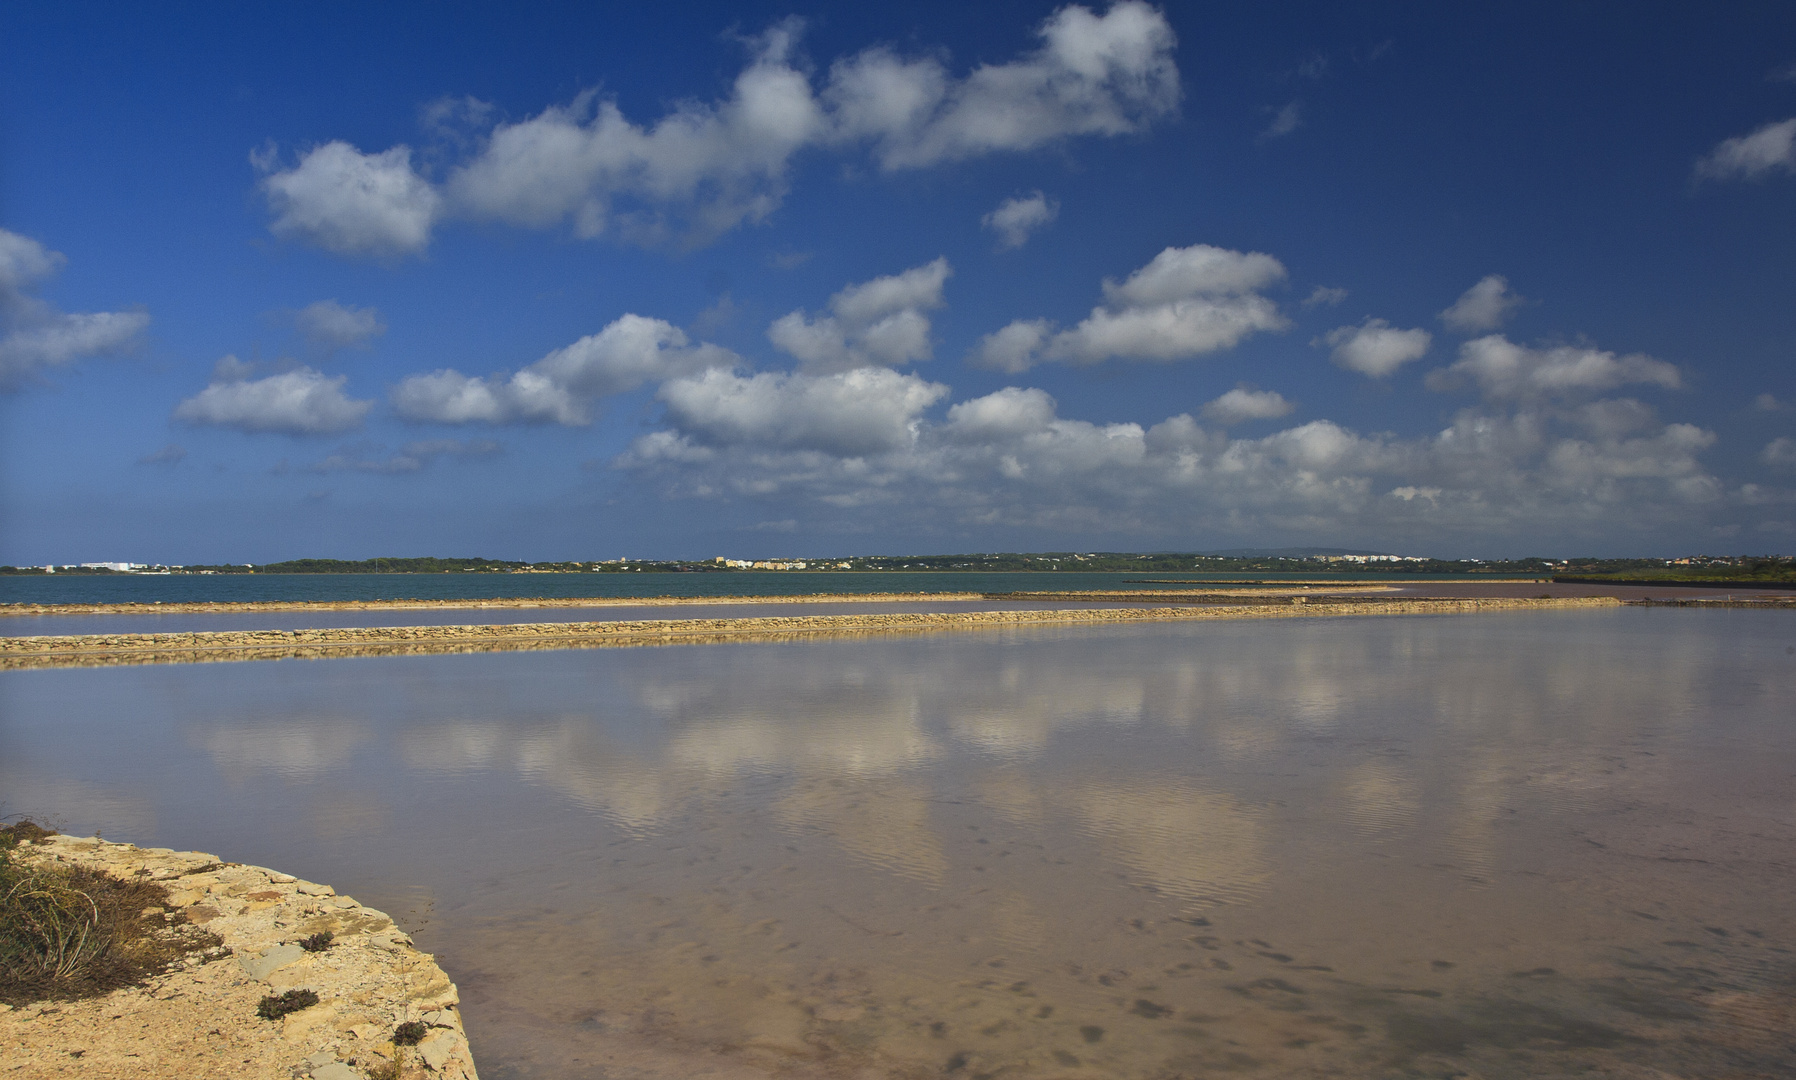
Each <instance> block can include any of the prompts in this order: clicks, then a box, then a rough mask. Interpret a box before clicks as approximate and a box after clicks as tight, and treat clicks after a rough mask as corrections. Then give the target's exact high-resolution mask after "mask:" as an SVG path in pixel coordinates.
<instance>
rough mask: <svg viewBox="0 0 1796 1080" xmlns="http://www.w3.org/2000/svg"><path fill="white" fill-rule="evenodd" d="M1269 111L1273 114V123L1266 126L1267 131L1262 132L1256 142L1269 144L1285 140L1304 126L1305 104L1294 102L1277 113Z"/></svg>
mask: <svg viewBox="0 0 1796 1080" xmlns="http://www.w3.org/2000/svg"><path fill="white" fill-rule="evenodd" d="M1267 111H1268V112H1272V122H1271V123H1270V124H1267V125H1266V130H1265V131H1262V132H1260V134H1259V136H1258V138H1256V139H1255V140H1254V141H1255V142H1260V143H1268V142H1271V141H1272V140H1273V139H1280V138H1283V137H1284V136H1286V135H1289V134H1291V132H1293V131H1296V130H1297V129H1298V128H1300V127H1302V126H1303V102H1301V101H1293V102H1291V103H1290V104H1289V105H1286V106H1284V107H1283V108H1281V109H1278V110H1276V111H1274V110H1272V109H1270V108H1268V109H1267Z"/></svg>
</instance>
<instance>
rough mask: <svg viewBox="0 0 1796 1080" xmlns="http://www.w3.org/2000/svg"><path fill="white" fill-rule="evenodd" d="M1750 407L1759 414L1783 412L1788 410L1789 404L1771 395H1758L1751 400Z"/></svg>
mask: <svg viewBox="0 0 1796 1080" xmlns="http://www.w3.org/2000/svg"><path fill="white" fill-rule="evenodd" d="M1752 407H1753V408H1755V409H1757V410H1758V411H1759V412H1784V411H1785V410H1787V409H1789V407H1790V403H1789V402H1787V401H1779V400H1777V398H1776V397H1774V396H1773V395H1771V394H1760V395H1759V396H1758V397H1755V398H1753V399H1752Z"/></svg>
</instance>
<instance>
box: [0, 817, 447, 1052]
mask: <svg viewBox="0 0 1796 1080" xmlns="http://www.w3.org/2000/svg"><path fill="white" fill-rule="evenodd" d="M19 853H20V854H21V855H24V856H26V857H28V858H36V859H46V860H54V861H59V862H65V863H70V864H77V865H84V866H89V867H93V868H96V869H99V870H101V871H103V872H105V873H107V874H110V875H112V876H115V877H121V878H137V877H147V878H149V879H150V880H152V881H156V882H158V883H160V884H161V885H163V886H164V887H165V888H167V889H168V892H169V902H170V904H171V905H172V906H173V907H174V908H175V909H176V910H177V911H180V912H183V913H185V914H186V916H187V918H188V919H189V920H190V921H191V922H193V923H194V924H196V925H199V926H203V927H204V928H205V929H207V930H210V931H212V932H213V933H215V934H217V935H219V936H220V937H221V938H223V940H224V946H225V948H226V949H228V950H229V956H228V957H225V958H223V959H214V960H211V961H209V962H205V961H202V960H201V958H199V957H190V958H189V960H188V961H187V962H186V963H185V964H183V965H182V966H179V967H176V968H174V969H173V970H171V971H169V972H167V973H165V974H163V975H161V976H158V977H156V978H155V979H152V980H151V981H150V982H149V983H148V984H147V985H145V986H141V987H131V988H128V989H125V990H119V991H115V992H113V993H111V994H108V995H106V996H105V997H102V998H96V999H90V1000H86V1001H75V1002H52V1003H43V1004H38V1005H31V1006H27V1007H24V1008H19V1009H10V1010H4V1011H0V1062H4V1064H0V1078H12V1077H37V1076H46V1077H48V1076H81V1077H96V1078H97V1077H117V1078H121V1080H124V1078H137V1077H153V1076H154V1077H160V1076H182V1077H210V1076H219V1077H226V1076H228V1077H232V1078H233V1080H242V1078H254V1077H267V1078H271V1080H272V1078H276V1077H279V1078H282V1080H290V1078H297V1077H307V1076H310V1077H312V1078H314V1080H357V1078H364V1077H367V1076H370V1075H390V1074H391V1073H392V1062H393V1061H394V1059H395V1056H396V1055H397V1056H399V1057H400V1058H401V1064H402V1070H401V1072H400V1075H401V1076H403V1077H406V1078H408V1080H410V1078H419V1077H424V1078H429V1080H437V1078H441V1080H478V1074H477V1073H476V1072H475V1069H474V1059H473V1056H472V1055H471V1053H470V1052H469V1049H468V1040H467V1036H466V1035H465V1034H464V1033H463V1031H462V1024H461V1016H460V1015H459V1012H458V1010H457V1005H458V1004H459V1002H460V995H459V994H458V993H457V991H456V988H455V984H454V983H452V982H450V981H449V977H448V976H447V975H445V974H444V973H443V970H442V969H441V968H439V967H438V966H437V965H436V962H435V961H434V960H433V959H432V958H431V957H430V955H429V954H428V953H423V952H419V951H418V950H417V949H416V948H414V947H413V946H412V942H411V939H410V938H409V937H407V936H406V935H405V934H404V933H403V932H401V931H400V930H399V929H398V928H397V927H396V926H394V924H393V920H392V919H391V918H389V917H388V916H387V915H386V914H384V913H383V912H379V911H376V910H374V909H373V908H369V907H364V906H362V905H361V904H359V903H357V902H356V901H355V900H354V899H352V898H350V897H347V896H339V895H337V894H336V891H335V890H334V889H332V888H331V887H330V886H329V885H319V884H315V883H313V882H309V881H301V880H298V879H296V878H294V877H292V876H290V875H288V874H283V873H279V872H277V871H274V870H268V869H265V868H263V867H259V866H244V865H241V864H238V863H230V862H224V861H221V860H220V859H218V858H216V857H215V856H212V855H205V854H201V853H199V852H192V851H171V850H169V849H167V848H139V847H136V846H134V845H132V844H121V843H112V842H109V841H104V840H99V839H95V838H84V837H70V836H54V837H50V838H48V839H47V840H46V841H45V842H44V843H43V844H41V845H31V846H27V847H22V848H20V849H19ZM319 933H330V934H332V935H334V937H333V940H332V943H331V945H330V947H329V948H327V949H325V950H323V951H321V952H307V951H306V950H304V949H302V948H300V946H299V944H298V942H299V941H300V939H302V938H305V937H308V936H310V935H313V934H319ZM289 989H309V990H312V991H314V992H315V993H317V995H318V999H319V1002H318V1004H317V1005H315V1006H312V1007H311V1008H308V1009H303V1010H301V1011H299V1012H296V1013H292V1014H289V1015H288V1016H286V1017H284V1018H283V1019H281V1020H279V1021H268V1020H263V1019H260V1018H259V1017H258V1016H257V1015H256V1006H257V1004H258V1003H259V1002H260V1001H261V999H262V997H263V996H264V995H268V994H278V993H281V992H283V991H285V990H289ZM0 1009H4V1007H3V1006H0ZM410 1021H416V1022H418V1023H421V1024H423V1025H425V1027H426V1029H427V1031H426V1034H425V1035H424V1037H423V1039H422V1040H421V1041H420V1042H419V1043H418V1044H417V1045H415V1046H411V1047H406V1048H404V1049H403V1050H400V1049H397V1048H396V1047H395V1046H394V1044H393V1034H394V1031H395V1029H396V1028H397V1027H398V1026H399V1025H400V1024H402V1023H406V1022H410Z"/></svg>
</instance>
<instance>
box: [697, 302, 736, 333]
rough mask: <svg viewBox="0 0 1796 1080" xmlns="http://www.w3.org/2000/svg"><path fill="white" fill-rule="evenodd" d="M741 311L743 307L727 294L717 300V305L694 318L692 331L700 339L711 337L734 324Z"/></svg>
mask: <svg viewBox="0 0 1796 1080" xmlns="http://www.w3.org/2000/svg"><path fill="white" fill-rule="evenodd" d="M741 310H742V305H740V304H738V303H736V301H735V300H734V299H733V298H732V297H731V296H730V294H729V293H728V292H725V293H723V294H722V295H721V296H719V297H718V298H717V302H716V303H714V304H712V305H711V306H710V307H708V308H706V309H705V310H703V311H701V312H699V313H698V315H697V316H695V317H694V318H693V320H692V326H691V330H692V332H693V333H694V334H697V335H698V336H699V337H710V336H711V335H713V334H715V333H717V331H719V330H721V329H723V328H724V327H726V326H728V325H729V324H730V323H732V322H734V321H735V320H736V315H737V313H738V312H740V311H741Z"/></svg>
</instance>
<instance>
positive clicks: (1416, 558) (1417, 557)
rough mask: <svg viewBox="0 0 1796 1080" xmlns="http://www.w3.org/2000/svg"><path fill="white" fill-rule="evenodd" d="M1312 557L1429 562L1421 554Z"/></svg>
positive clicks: (1356, 561)
mask: <svg viewBox="0 0 1796 1080" xmlns="http://www.w3.org/2000/svg"><path fill="white" fill-rule="evenodd" d="M1310 558H1312V559H1317V560H1320V561H1322V562H1352V563H1375V562H1427V561H1428V560H1427V558H1426V557H1424V556H1421V555H1311V556H1310Z"/></svg>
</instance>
